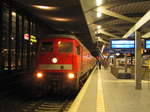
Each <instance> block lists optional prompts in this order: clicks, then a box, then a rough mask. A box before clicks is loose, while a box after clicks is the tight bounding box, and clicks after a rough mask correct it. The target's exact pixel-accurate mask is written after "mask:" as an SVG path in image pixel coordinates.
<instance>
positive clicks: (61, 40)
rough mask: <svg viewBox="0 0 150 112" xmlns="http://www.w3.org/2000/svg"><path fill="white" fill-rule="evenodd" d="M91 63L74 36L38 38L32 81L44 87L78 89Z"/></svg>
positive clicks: (91, 57)
mask: <svg viewBox="0 0 150 112" xmlns="http://www.w3.org/2000/svg"><path fill="white" fill-rule="evenodd" d="M95 64H96V59H95V58H94V57H93V56H92V55H91V53H90V52H89V51H88V50H87V49H86V48H85V47H84V45H83V44H82V43H81V42H80V41H79V40H78V39H77V38H76V37H75V36H73V35H51V36H49V37H47V38H44V39H42V40H41V41H40V46H39V53H38V56H37V61H36V70H35V73H34V81H35V82H34V83H35V84H36V86H40V87H41V88H43V89H46V90H48V89H57V90H66V89H67V90H73V91H74V90H78V89H79V88H80V86H81V85H82V80H83V79H84V78H85V77H86V76H87V73H88V72H89V71H90V70H91V69H92V68H93V67H94V65H95Z"/></svg>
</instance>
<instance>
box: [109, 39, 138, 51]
mask: <svg viewBox="0 0 150 112" xmlns="http://www.w3.org/2000/svg"><path fill="white" fill-rule="evenodd" d="M110 47H111V48H112V49H134V48H135V42H134V40H127V39H112V40H110Z"/></svg>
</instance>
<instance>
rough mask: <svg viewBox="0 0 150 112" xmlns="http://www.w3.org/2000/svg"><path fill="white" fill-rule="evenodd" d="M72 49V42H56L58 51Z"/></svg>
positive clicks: (67, 51) (64, 51) (66, 51)
mask: <svg viewBox="0 0 150 112" xmlns="http://www.w3.org/2000/svg"><path fill="white" fill-rule="evenodd" d="M72 50H73V43H72V42H61V41H59V42H58V52H60V53H69V52H72Z"/></svg>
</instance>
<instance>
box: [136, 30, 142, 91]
mask: <svg viewBox="0 0 150 112" xmlns="http://www.w3.org/2000/svg"><path fill="white" fill-rule="evenodd" d="M141 48H142V42H141V34H140V32H138V31H136V32H135V81H136V89H141V88H142V81H141V78H142V77H141V76H142V74H141V64H142V63H141V58H142V57H141Z"/></svg>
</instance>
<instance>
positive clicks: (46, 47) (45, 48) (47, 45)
mask: <svg viewBox="0 0 150 112" xmlns="http://www.w3.org/2000/svg"><path fill="white" fill-rule="evenodd" d="M41 52H53V42H43V43H42V46H41Z"/></svg>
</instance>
